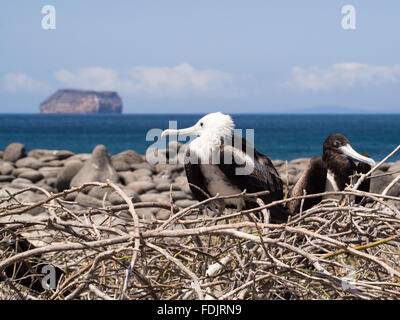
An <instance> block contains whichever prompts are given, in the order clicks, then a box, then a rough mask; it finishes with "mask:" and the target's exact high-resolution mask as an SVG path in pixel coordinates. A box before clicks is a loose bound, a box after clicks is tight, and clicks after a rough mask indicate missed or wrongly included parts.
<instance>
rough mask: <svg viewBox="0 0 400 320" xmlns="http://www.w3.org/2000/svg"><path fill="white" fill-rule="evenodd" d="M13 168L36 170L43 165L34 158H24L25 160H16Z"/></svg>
mask: <svg viewBox="0 0 400 320" xmlns="http://www.w3.org/2000/svg"><path fill="white" fill-rule="evenodd" d="M15 166H16V167H17V168H31V169H34V170H37V169H39V168H41V167H44V166H45V164H44V163H43V162H42V161H40V160H38V159H36V158H33V157H25V158H22V159H19V160H17V161H16V162H15Z"/></svg>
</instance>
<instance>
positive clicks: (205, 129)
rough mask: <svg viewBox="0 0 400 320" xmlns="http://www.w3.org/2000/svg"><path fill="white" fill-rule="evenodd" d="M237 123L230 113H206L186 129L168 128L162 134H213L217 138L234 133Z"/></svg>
mask: <svg viewBox="0 0 400 320" xmlns="http://www.w3.org/2000/svg"><path fill="white" fill-rule="evenodd" d="M234 128H235V123H234V122H233V120H232V118H231V117H230V116H229V115H226V114H223V113H221V112H214V113H209V114H207V115H205V116H204V117H203V118H201V119H200V120H199V121H197V123H196V124H195V125H194V126H192V127H189V128H186V129H167V130H164V131H163V132H162V134H161V136H162V137H164V136H167V135H197V136H200V137H201V136H213V137H215V138H225V137H229V136H231V135H232V131H233V129H234Z"/></svg>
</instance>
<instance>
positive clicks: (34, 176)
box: [18, 168, 44, 183]
mask: <svg viewBox="0 0 400 320" xmlns="http://www.w3.org/2000/svg"><path fill="white" fill-rule="evenodd" d="M18 178H24V179H28V180H30V181H32V182H33V183H35V182H37V181H39V180H42V179H43V178H44V176H43V175H42V174H41V173H40V172H39V171H36V170H33V169H29V168H26V169H24V171H22V172H21V173H20V174H19V175H18Z"/></svg>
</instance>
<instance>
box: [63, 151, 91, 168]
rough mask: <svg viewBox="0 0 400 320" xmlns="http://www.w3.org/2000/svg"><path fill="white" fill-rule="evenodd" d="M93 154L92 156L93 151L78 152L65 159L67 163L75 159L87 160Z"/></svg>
mask: <svg viewBox="0 0 400 320" xmlns="http://www.w3.org/2000/svg"><path fill="white" fill-rule="evenodd" d="M91 156H92V154H91V153H78V154H76V155H74V156H72V157H70V158H68V159H67V160H65V165H67V164H68V163H69V161H75V160H79V161H82V162H85V161H86V160H89V159H90V157H91Z"/></svg>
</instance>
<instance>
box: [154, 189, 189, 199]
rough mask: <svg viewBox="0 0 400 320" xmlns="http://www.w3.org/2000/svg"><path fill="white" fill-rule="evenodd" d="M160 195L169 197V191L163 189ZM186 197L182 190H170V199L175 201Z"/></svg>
mask: <svg viewBox="0 0 400 320" xmlns="http://www.w3.org/2000/svg"><path fill="white" fill-rule="evenodd" d="M160 195H161V196H164V197H166V198H168V199H169V197H170V192H169V191H165V192H162V193H160ZM185 199H187V194H186V193H185V192H183V191H172V200H173V201H177V200H185Z"/></svg>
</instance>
